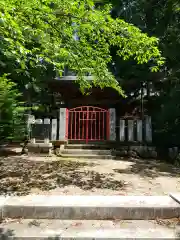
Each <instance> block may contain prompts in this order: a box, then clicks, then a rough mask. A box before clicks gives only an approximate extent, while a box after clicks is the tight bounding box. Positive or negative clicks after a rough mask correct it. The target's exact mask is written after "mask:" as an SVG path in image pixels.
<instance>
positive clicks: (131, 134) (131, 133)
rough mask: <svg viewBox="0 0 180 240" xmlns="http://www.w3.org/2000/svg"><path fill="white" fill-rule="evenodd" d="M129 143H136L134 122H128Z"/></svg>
mask: <svg viewBox="0 0 180 240" xmlns="http://www.w3.org/2000/svg"><path fill="white" fill-rule="evenodd" d="M128 141H129V142H133V141H134V121H133V120H128Z"/></svg>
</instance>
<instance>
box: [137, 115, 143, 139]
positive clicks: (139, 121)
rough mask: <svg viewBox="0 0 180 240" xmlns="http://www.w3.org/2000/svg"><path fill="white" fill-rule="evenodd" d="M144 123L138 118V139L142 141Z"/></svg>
mask: <svg viewBox="0 0 180 240" xmlns="http://www.w3.org/2000/svg"><path fill="white" fill-rule="evenodd" d="M142 133H143V123H142V120H140V119H138V120H137V141H138V142H142V140H143V135H142Z"/></svg>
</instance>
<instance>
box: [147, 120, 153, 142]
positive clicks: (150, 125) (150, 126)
mask: <svg viewBox="0 0 180 240" xmlns="http://www.w3.org/2000/svg"><path fill="white" fill-rule="evenodd" d="M145 133H146V141H147V142H152V123H151V117H149V116H146V120H145Z"/></svg>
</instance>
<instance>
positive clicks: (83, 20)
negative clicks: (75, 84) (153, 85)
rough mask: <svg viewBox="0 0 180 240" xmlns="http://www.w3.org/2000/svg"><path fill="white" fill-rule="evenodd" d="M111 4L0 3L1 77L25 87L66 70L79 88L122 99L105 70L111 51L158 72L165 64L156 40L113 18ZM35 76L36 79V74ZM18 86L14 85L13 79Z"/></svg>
mask: <svg viewBox="0 0 180 240" xmlns="http://www.w3.org/2000/svg"><path fill="white" fill-rule="evenodd" d="M111 9H112V5H111V4H109V3H107V4H105V5H104V6H103V8H99V7H95V5H94V1H93V0H76V1H75V0H54V1H51V0H41V1H40V0H29V1H26V0H0V36H1V42H0V52H1V54H0V68H1V74H4V73H10V74H11V75H10V76H15V77H16V78H18V77H19V76H21V80H22V79H23V82H21V83H20V82H19V84H22V85H25V84H27V82H30V81H31V82H32V81H35V82H36V81H37V78H38V77H39V75H42V74H43V73H44V72H46V71H47V69H48V67H49V66H50V67H51V69H52V70H53V71H56V72H58V74H60V75H62V72H63V70H64V67H66V66H68V67H69V68H70V69H71V70H72V71H74V72H75V73H76V74H77V76H78V79H79V84H80V88H81V90H82V91H83V90H84V89H85V88H90V87H91V83H90V82H88V81H85V79H84V76H85V75H87V74H91V75H93V76H94V80H93V83H92V84H93V85H95V86H100V87H101V88H104V87H112V88H114V89H116V90H117V91H118V92H119V93H120V94H122V95H123V94H124V93H123V91H122V89H121V86H120V85H119V84H118V82H117V80H116V79H115V77H114V75H113V74H112V72H111V71H110V70H109V68H108V64H109V63H110V62H111V61H112V56H111V48H112V47H115V48H116V55H117V56H119V57H120V58H121V59H123V60H124V61H127V60H128V59H133V60H135V61H136V62H137V63H138V64H143V63H148V64H149V65H148V66H149V67H150V70H151V71H157V70H158V68H159V67H161V66H162V65H163V63H164V59H163V58H162V56H161V51H160V50H159V48H158V44H159V40H158V38H157V37H154V36H148V35H147V34H146V33H144V32H142V31H141V30H140V29H139V28H138V27H135V26H134V25H133V24H131V23H127V22H125V21H124V20H123V19H120V18H116V19H114V18H112V17H111ZM38 74H39V75H38ZM16 81H17V82H18V80H17V79H16Z"/></svg>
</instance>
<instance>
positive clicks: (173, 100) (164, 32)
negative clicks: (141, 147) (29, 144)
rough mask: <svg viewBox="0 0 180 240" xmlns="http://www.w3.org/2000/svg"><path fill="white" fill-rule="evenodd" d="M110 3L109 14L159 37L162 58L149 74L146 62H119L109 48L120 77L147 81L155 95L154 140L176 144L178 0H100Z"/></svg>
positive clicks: (179, 56)
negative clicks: (141, 63) (150, 83)
mask: <svg viewBox="0 0 180 240" xmlns="http://www.w3.org/2000/svg"><path fill="white" fill-rule="evenodd" d="M100 2H101V7H102V8H103V7H104V4H107V3H112V4H113V10H112V16H113V17H114V18H121V19H124V20H125V21H126V22H128V23H131V24H133V25H135V26H137V27H138V28H139V29H141V30H142V31H143V32H146V33H147V34H148V35H149V36H156V37H157V38H159V48H160V50H161V52H162V56H163V57H164V58H165V59H166V61H165V64H164V65H163V66H162V67H161V69H160V72H159V73H158V74H157V73H154V74H151V73H149V72H148V71H147V70H148V69H147V65H146V66H145V65H143V66H139V65H137V64H136V63H134V61H126V62H122V60H121V59H120V58H118V57H117V56H116V54H115V53H114V51H112V59H113V61H114V63H115V68H116V74H117V76H120V77H121V78H123V79H124V81H125V82H127V81H129V80H133V81H134V82H135V81H136V87H134V91H136V88H138V87H139V82H140V81H141V82H143V81H144V82H147V81H151V82H152V83H153V88H154V91H155V92H158V94H156V96H153V97H151V98H149V102H150V103H153V104H151V105H152V106H153V109H152V111H151V114H152V115H153V119H154V129H156V133H157V134H156V140H157V142H159V143H164V144H178V145H179V144H180V142H179V138H180V124H179V117H180V108H179V103H180V102H179V90H180V52H179V51H178V49H179V48H180V2H179V1H178V0H150V1H146V0H138V1H135V0H127V1H122V0H102V1H100Z"/></svg>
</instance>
